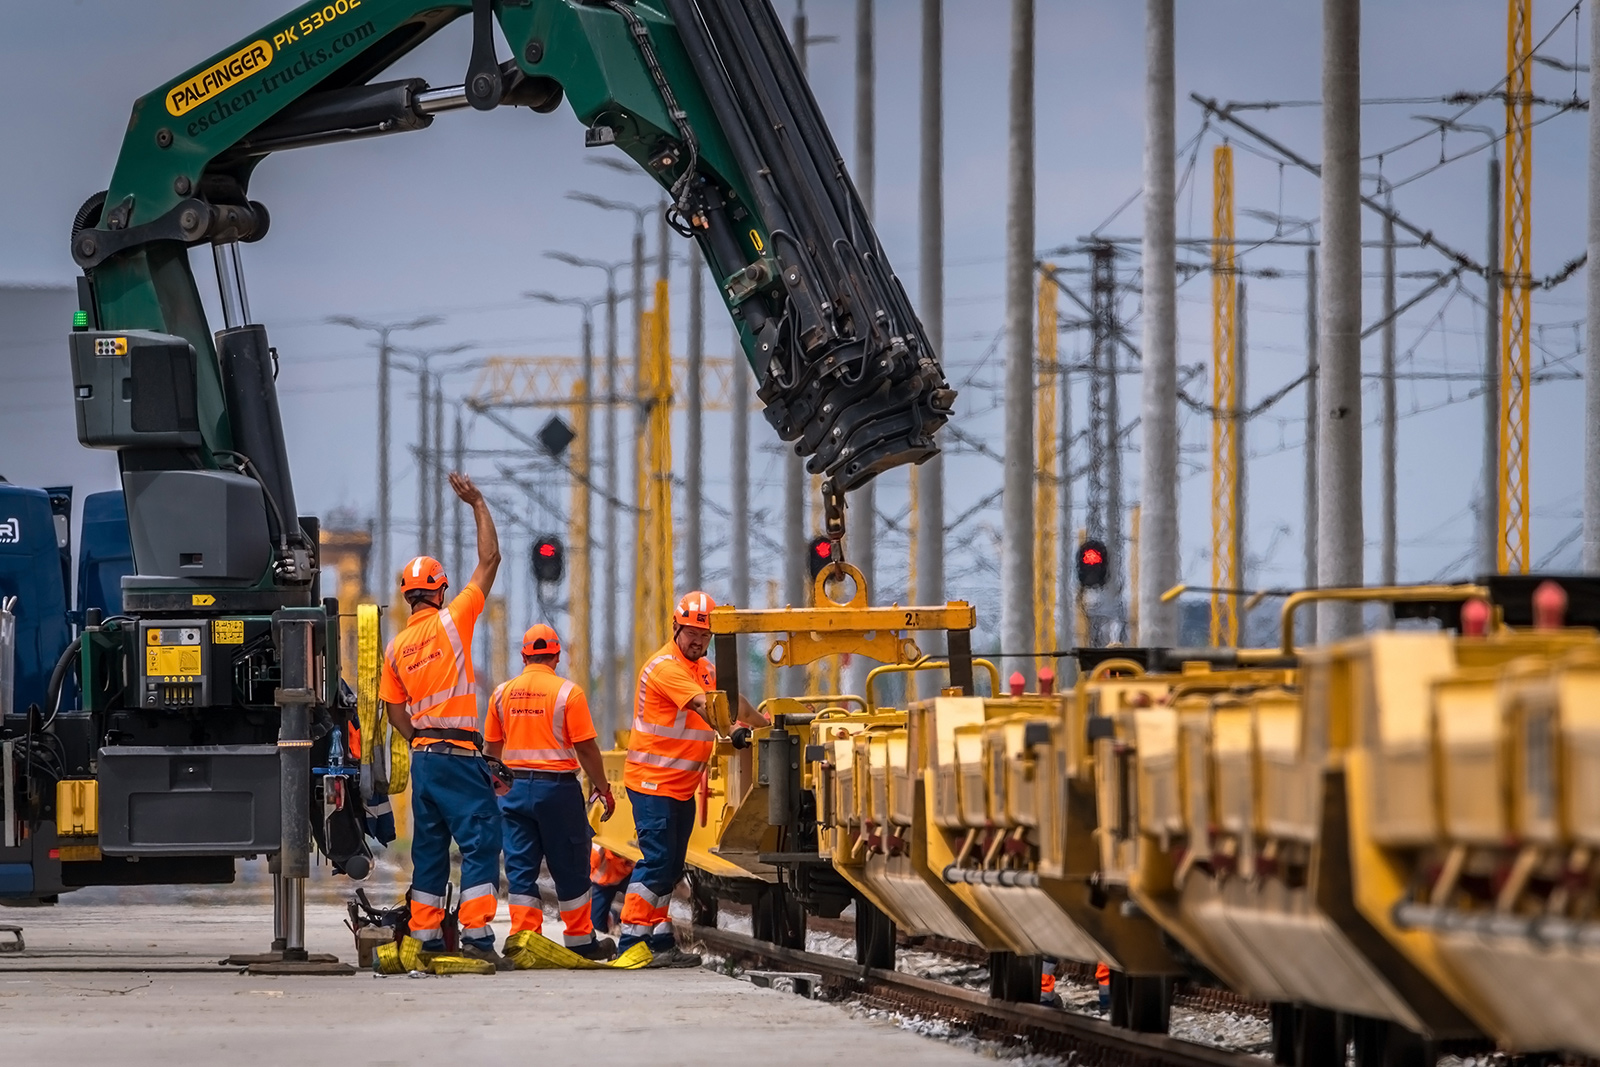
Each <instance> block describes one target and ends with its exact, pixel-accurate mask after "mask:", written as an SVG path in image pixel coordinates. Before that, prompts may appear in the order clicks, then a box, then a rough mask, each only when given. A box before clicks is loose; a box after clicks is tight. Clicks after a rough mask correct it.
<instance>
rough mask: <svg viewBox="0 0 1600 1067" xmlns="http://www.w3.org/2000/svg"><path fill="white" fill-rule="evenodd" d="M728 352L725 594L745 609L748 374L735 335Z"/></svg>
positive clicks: (747, 597)
mask: <svg viewBox="0 0 1600 1067" xmlns="http://www.w3.org/2000/svg"><path fill="white" fill-rule="evenodd" d="M731 351H732V353H733V357H732V358H733V377H732V379H731V382H732V388H731V389H730V390H729V392H728V397H729V402H728V406H729V407H730V408H731V409H732V411H731V413H730V415H729V417H730V418H731V419H732V422H733V425H732V427H731V431H732V432H731V433H729V435H728V437H729V441H728V446H729V447H728V461H729V463H730V465H731V468H732V469H731V470H730V472H729V474H730V478H729V482H730V483H731V484H730V486H729V494H728V498H729V499H728V510H729V511H730V512H732V513H733V520H732V523H731V525H732V529H731V530H730V531H729V536H730V537H731V538H732V543H731V544H730V545H729V546H728V555H729V557H730V566H729V570H730V571H731V573H730V574H729V577H728V595H729V596H730V597H731V598H732V600H733V603H734V604H736V605H738V606H739V607H741V608H748V607H751V606H752V605H751V602H750V371H749V368H748V367H747V366H745V365H744V348H743V346H742V345H740V343H739V336H738V334H737V333H735V334H734V336H733V347H732V349H731ZM745 674H746V672H745V670H744V662H743V661H742V660H741V661H740V663H739V679H740V682H741V683H742V682H743V681H744V678H745ZM739 688H740V691H741V692H745V691H746V690H745V688H744V686H743V685H742V684H741V685H740V687H739ZM766 695H768V696H770V695H771V694H770V693H769V694H766ZM756 703H760V701H756Z"/></svg>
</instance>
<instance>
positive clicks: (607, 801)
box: [589, 789, 617, 822]
mask: <svg viewBox="0 0 1600 1067" xmlns="http://www.w3.org/2000/svg"><path fill="white" fill-rule="evenodd" d="M597 800H598V801H599V802H600V803H601V804H604V805H605V809H606V810H605V811H604V812H603V813H602V814H601V816H600V821H601V822H605V821H606V820H608V819H610V818H611V816H612V815H614V814H615V813H616V810H617V798H616V797H614V796H612V795H611V790H609V789H607V790H606V791H605V792H604V793H602V792H600V790H598V789H596V790H595V791H594V792H592V793H590V794H589V805H590V806H591V807H593V806H594V803H595V801H597Z"/></svg>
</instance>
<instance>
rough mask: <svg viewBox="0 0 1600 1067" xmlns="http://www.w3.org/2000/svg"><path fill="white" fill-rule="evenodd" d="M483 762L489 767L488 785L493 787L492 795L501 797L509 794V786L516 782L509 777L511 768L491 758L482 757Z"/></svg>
mask: <svg viewBox="0 0 1600 1067" xmlns="http://www.w3.org/2000/svg"><path fill="white" fill-rule="evenodd" d="M483 761H484V762H485V763H487V764H488V765H489V784H490V785H492V786H494V795H495V796H497V797H503V796H505V795H506V794H507V793H509V792H511V785H512V783H513V782H515V781H516V779H515V778H513V777H512V776H511V768H510V767H507V766H506V765H505V764H504V763H501V762H500V761H499V760H497V759H495V758H494V757H493V756H484V757H483Z"/></svg>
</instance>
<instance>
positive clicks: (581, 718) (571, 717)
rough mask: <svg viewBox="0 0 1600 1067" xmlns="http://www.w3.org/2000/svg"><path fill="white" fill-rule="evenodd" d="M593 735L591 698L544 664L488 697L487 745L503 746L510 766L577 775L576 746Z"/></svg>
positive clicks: (526, 669) (531, 667) (529, 668)
mask: <svg viewBox="0 0 1600 1067" xmlns="http://www.w3.org/2000/svg"><path fill="white" fill-rule="evenodd" d="M594 736H595V733H594V722H593V720H592V719H590V717H589V698H588V697H586V696H584V694H583V690H582V689H581V688H580V687H579V686H578V684H577V683H576V682H569V681H567V680H566V679H565V678H562V677H561V676H560V675H558V674H556V672H555V669H554V668H552V667H549V666H546V665H545V664H543V663H530V664H528V665H527V666H526V667H524V668H523V669H522V673H521V674H519V675H517V676H516V677H515V678H512V679H511V680H509V681H506V682H502V683H500V685H499V686H497V687H496V688H495V691H494V695H493V696H491V697H490V698H489V716H488V718H487V719H486V720H485V721H484V724H483V739H484V740H485V741H503V742H505V748H504V750H502V752H501V753H500V759H501V760H502V761H504V763H505V764H506V766H508V767H520V768H524V769H526V770H533V771H575V770H577V769H578V753H577V751H576V750H575V748H574V746H576V745H577V743H578V742H579V741H589V740H592V739H593V738H594Z"/></svg>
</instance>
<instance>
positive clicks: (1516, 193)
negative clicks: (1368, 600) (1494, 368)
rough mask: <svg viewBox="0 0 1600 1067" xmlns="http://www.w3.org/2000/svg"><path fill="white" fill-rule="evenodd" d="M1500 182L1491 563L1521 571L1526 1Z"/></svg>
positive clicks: (1528, 131) (1529, 194) (1529, 30)
mask: <svg viewBox="0 0 1600 1067" xmlns="http://www.w3.org/2000/svg"><path fill="white" fill-rule="evenodd" d="M1506 8H1507V10H1506V181H1505V210H1504V215H1505V232H1504V235H1503V237H1502V241H1501V247H1502V249H1503V250H1504V251H1503V253H1502V255H1503V260H1502V263H1501V274H1500V478H1499V482H1500V493H1499V496H1500V500H1499V515H1500V521H1499V525H1498V527H1497V528H1498V529H1499V531H1500V538H1499V542H1498V543H1497V544H1496V546H1495V567H1496V569H1497V570H1499V571H1500V573H1502V574H1525V573H1527V570H1528V451H1529V447H1528V401H1529V397H1530V389H1531V386H1532V382H1531V381H1530V374H1531V366H1530V362H1529V351H1528V349H1529V341H1530V339H1531V338H1530V335H1531V333H1532V330H1533V323H1532V321H1531V318H1532V307H1531V304H1532V295H1533V293H1532V288H1533V208H1532V198H1533V72H1532V70H1531V69H1530V66H1531V64H1530V63H1529V56H1530V55H1531V54H1532V52H1533V0H1509V2H1508V4H1507V5H1506Z"/></svg>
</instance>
